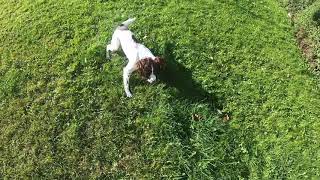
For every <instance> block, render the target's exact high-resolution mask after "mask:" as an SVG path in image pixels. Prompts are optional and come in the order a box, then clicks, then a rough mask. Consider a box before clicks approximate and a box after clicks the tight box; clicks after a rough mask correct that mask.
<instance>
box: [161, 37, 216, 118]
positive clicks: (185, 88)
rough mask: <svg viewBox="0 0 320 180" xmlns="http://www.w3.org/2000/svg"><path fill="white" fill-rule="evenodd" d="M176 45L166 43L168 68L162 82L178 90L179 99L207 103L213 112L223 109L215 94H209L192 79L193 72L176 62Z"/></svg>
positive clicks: (162, 76) (164, 72) (165, 52)
mask: <svg viewBox="0 0 320 180" xmlns="http://www.w3.org/2000/svg"><path fill="white" fill-rule="evenodd" d="M174 47H175V45H174V44H173V43H166V45H165V49H164V58H165V61H166V67H165V69H164V70H163V72H161V75H160V80H161V81H162V82H164V83H165V84H166V85H167V86H169V87H174V88H176V89H177V90H178V92H179V93H178V96H177V98H178V99H182V100H187V101H189V102H191V103H198V102H202V103H207V104H208V105H209V106H210V109H211V110H212V111H213V112H217V110H220V109H222V104H221V103H220V102H222V101H221V100H219V99H218V98H217V97H216V96H215V95H214V94H211V93H209V92H207V91H206V90H205V89H203V88H202V86H201V84H200V83H198V82H196V81H195V80H194V79H193V78H192V71H191V70H189V69H187V68H186V67H184V66H183V65H182V64H181V63H179V62H178V61H176V59H175V56H174V54H173V50H174Z"/></svg>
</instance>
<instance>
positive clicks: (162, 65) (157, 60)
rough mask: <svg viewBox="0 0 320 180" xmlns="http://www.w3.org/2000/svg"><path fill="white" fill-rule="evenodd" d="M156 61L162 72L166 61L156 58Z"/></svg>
mask: <svg viewBox="0 0 320 180" xmlns="http://www.w3.org/2000/svg"><path fill="white" fill-rule="evenodd" d="M154 61H155V63H156V64H158V65H159V67H160V70H162V69H163V68H164V67H165V60H164V59H163V58H162V57H156V58H155V59H154Z"/></svg>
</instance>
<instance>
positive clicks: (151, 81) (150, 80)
mask: <svg viewBox="0 0 320 180" xmlns="http://www.w3.org/2000/svg"><path fill="white" fill-rule="evenodd" d="M147 81H148V82H149V83H150V84H152V83H153V82H154V81H155V80H153V79H148V80H147Z"/></svg>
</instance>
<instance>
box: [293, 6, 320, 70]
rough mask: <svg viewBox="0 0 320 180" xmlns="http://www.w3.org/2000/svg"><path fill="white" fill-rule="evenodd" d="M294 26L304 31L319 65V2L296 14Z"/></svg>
mask: <svg viewBox="0 0 320 180" xmlns="http://www.w3.org/2000/svg"><path fill="white" fill-rule="evenodd" d="M296 26H297V27H298V28H301V27H303V29H305V31H306V32H305V36H306V38H308V40H309V42H310V46H311V48H312V49H313V54H314V56H315V61H316V62H317V63H318V64H320V1H316V2H314V3H313V4H311V5H310V6H308V7H307V8H306V9H304V10H302V11H299V12H298V13H297V25H296ZM318 74H319V72H318Z"/></svg>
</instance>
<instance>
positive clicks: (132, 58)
mask: <svg viewBox="0 0 320 180" xmlns="http://www.w3.org/2000/svg"><path fill="white" fill-rule="evenodd" d="M134 21H135V18H130V19H128V20H127V21H124V22H123V23H122V24H121V26H118V27H117V29H116V30H115V31H114V33H113V35H112V39H111V43H110V44H108V45H107V48H106V50H107V53H108V51H111V52H115V51H117V50H119V48H120V46H121V48H122V50H123V52H124V54H125V55H126V57H127V58H128V60H129V62H128V64H127V65H126V67H124V68H123V85H124V91H125V93H126V95H127V97H132V93H131V92H130V88H129V79H130V75H131V74H132V72H134V71H135V70H137V69H138V67H137V62H138V61H139V60H141V59H144V58H152V59H155V56H154V55H153V54H152V52H151V51H150V50H149V49H148V48H147V47H145V46H144V45H143V44H140V43H137V42H135V41H134V39H133V33H132V32H131V31H130V30H129V29H128V26H129V25H130V24H131V23H133V22H134ZM155 80H156V76H155V75H154V73H153V68H152V73H151V75H150V78H149V79H148V82H149V83H152V82H154V81H155Z"/></svg>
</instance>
